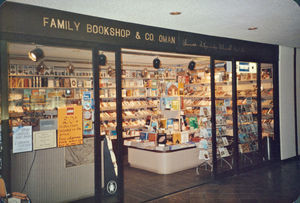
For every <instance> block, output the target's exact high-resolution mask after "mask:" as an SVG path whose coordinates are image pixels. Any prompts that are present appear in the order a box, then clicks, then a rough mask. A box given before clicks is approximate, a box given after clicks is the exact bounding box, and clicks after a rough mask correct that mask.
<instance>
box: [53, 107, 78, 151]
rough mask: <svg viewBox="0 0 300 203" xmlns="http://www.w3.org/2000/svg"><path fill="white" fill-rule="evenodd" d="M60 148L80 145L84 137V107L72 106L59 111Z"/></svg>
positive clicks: (58, 141) (58, 140) (58, 139)
mask: <svg viewBox="0 0 300 203" xmlns="http://www.w3.org/2000/svg"><path fill="white" fill-rule="evenodd" d="M57 143H58V147H66V146H72V145H79V144H82V143H83V136H82V106H70V107H64V108H59V109H58V135H57Z"/></svg>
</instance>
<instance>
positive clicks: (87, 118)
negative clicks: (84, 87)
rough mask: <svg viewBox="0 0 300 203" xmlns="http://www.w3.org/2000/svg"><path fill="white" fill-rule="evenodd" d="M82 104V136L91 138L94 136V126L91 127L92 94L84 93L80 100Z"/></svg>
mask: <svg viewBox="0 0 300 203" xmlns="http://www.w3.org/2000/svg"><path fill="white" fill-rule="evenodd" d="M82 104H83V110H82V113H83V135H84V136H92V135H94V126H93V120H94V118H93V99H92V92H90V91H85V92H83V98H82Z"/></svg>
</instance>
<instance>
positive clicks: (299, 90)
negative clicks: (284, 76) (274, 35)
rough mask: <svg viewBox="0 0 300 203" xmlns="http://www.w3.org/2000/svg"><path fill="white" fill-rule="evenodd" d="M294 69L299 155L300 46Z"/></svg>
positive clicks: (299, 148)
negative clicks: (295, 76)
mask: <svg viewBox="0 0 300 203" xmlns="http://www.w3.org/2000/svg"><path fill="white" fill-rule="evenodd" d="M296 69H297V70H296V74H297V78H296V82H297V83H296V84H297V85H296V87H297V88H296V90H297V127H298V131H297V132H298V154H299V155H300V48H298V49H297V58H296Z"/></svg>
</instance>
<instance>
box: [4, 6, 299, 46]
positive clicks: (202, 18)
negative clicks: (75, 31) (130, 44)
mask: <svg viewBox="0 0 300 203" xmlns="http://www.w3.org/2000/svg"><path fill="white" fill-rule="evenodd" d="M9 1H13V2H19V3H25V4H31V5H37V6H42V7H47V8H53V9H59V10H64V11H69V12H74V13H80V14H84V15H90V16H97V17H101V18H108V19H114V20H120V21H124V22H132V23H138V24H144V25H150V26H156V27H163V28H169V29H174V30H181V31H187V32H193V33H200V34H207V35H212V36H221V37H229V38H235V39H243V40H249V41H256V42H263V43H270V44H279V45H284V46H290V47H300V6H298V4H297V3H296V2H294V1H293V0H263V1H261V0H243V1H241V0H223V1H219V0H201V1H199V0H176V1H174V0H164V1H161V0H151V1H141V0H123V1H119V0H110V1H107V0H89V1H88V2H87V1H84V0H72V1H69V0H51V1H49V0H9ZM171 11H180V12H182V14H181V15H179V16H171V15H169V12H171ZM252 26H255V27H258V30H255V31H249V30H248V27H252Z"/></svg>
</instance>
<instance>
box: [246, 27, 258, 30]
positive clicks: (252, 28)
mask: <svg viewBox="0 0 300 203" xmlns="http://www.w3.org/2000/svg"><path fill="white" fill-rule="evenodd" d="M257 29H258V28H257V27H248V30H257Z"/></svg>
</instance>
